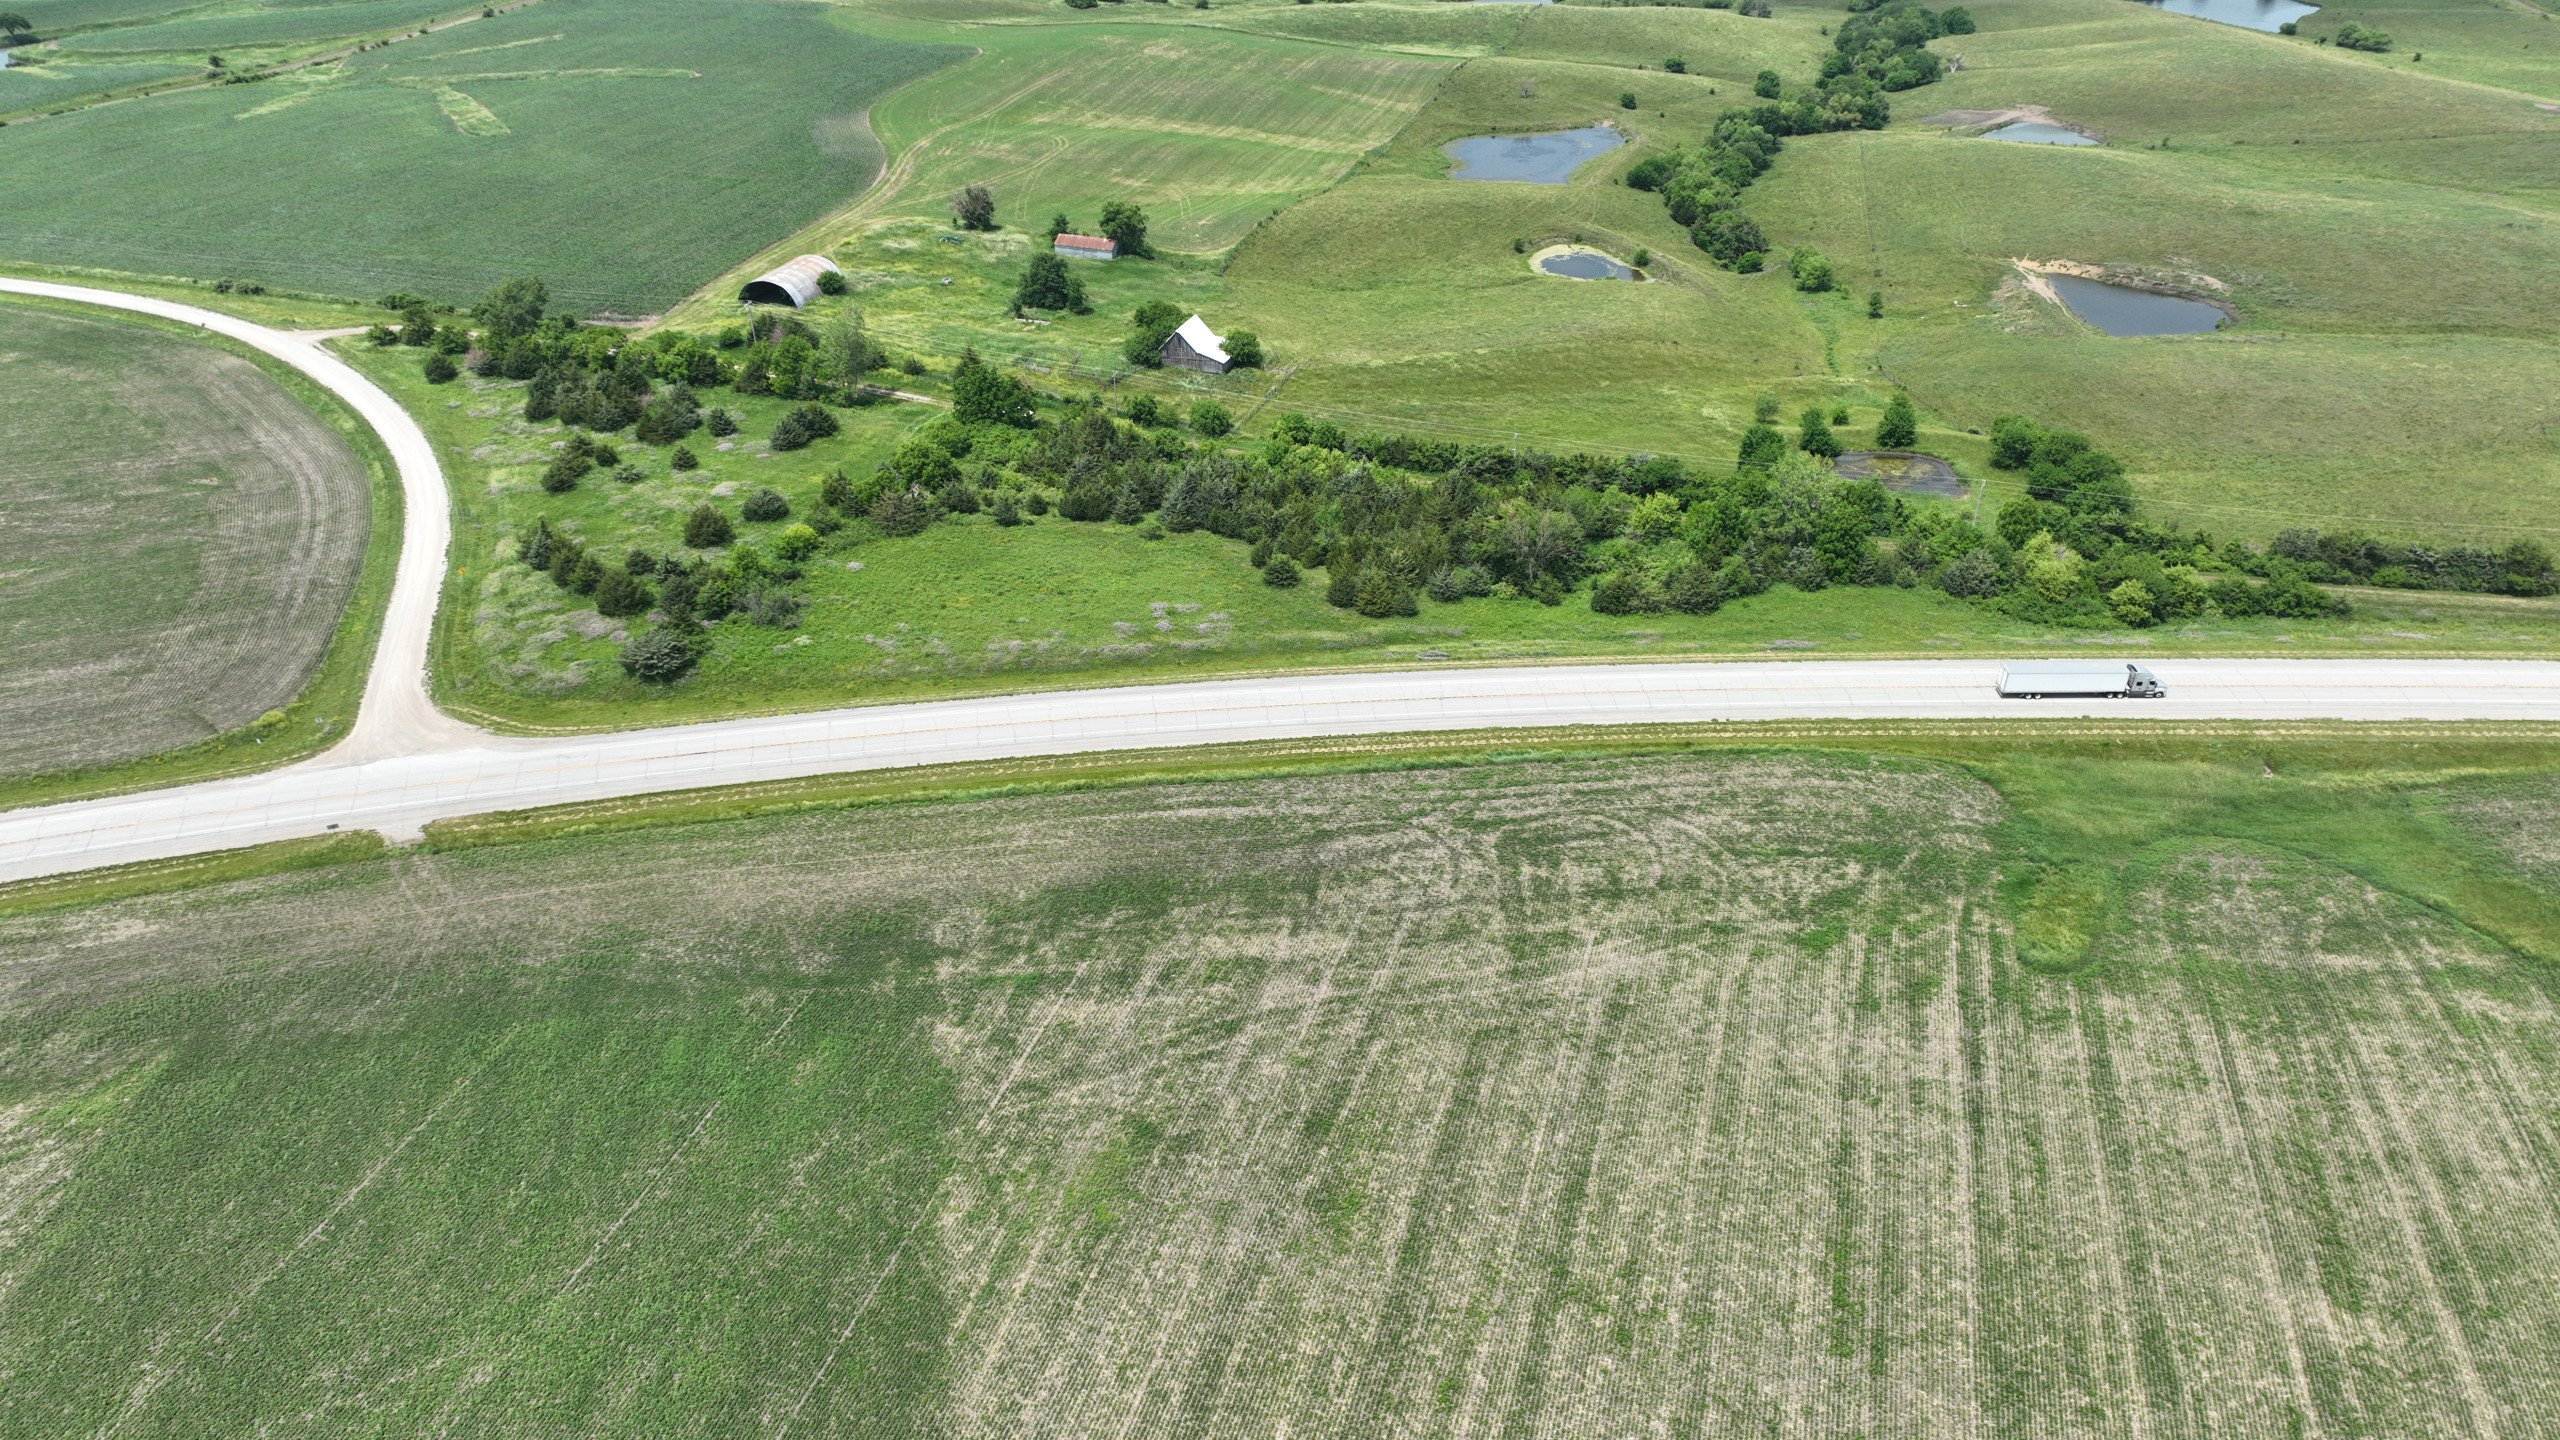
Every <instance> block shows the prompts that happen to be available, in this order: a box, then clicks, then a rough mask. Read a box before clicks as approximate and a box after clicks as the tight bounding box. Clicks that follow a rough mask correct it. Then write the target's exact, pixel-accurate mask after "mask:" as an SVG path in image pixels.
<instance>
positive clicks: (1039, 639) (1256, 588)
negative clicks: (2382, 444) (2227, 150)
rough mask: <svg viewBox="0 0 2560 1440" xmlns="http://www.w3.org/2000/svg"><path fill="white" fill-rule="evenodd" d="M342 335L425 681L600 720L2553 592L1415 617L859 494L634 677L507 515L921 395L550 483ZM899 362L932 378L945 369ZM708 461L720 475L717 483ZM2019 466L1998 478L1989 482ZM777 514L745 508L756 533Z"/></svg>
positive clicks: (1793, 593) (652, 493)
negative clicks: (837, 529)
mask: <svg viewBox="0 0 2560 1440" xmlns="http://www.w3.org/2000/svg"><path fill="white" fill-rule="evenodd" d="M927 253H928V254H932V253H934V252H927ZM1137 270H1138V267H1135V266H1131V267H1127V268H1126V269H1120V270H1115V275H1116V276H1121V277H1125V276H1129V275H1133V274H1135V273H1137ZM345 353H346V354H347V355H348V357H349V358H350V359H351V360H352V361H353V362H354V363H356V364H357V365H358V366H359V367H361V368H363V369H364V370H365V371H366V372H367V373H368V374H370V375H372V376H373V377H374V378H375V379H376V380H378V381H379V382H380V383H381V384H383V385H384V386H385V387H386V388H387V389H389V390H390V391H391V392H392V393H393V394H394V395H395V396H398V397H400V398H401V400H402V401H403V403H404V404H406V405H407V406H408V408H409V409H410V411H411V412H412V413H413V414H416V415H417V416H419V418H420V420H421V422H422V423H423V424H424V425H425V427H426V429H427V432H428V434H429V436H430V437H431V438H432V439H433V440H434V441H435V442H436V444H437V446H438V450H439V453H440V454H441V455H442V457H443V459H444V462H445V464H446V466H447V471H448V474H449V475H450V476H452V477H453V480H454V485H453V492H454V496H455V540H454V549H453V565H454V569H453V571H452V573H451V574H450V575H448V577H447V580H446V586H445V593H444V602H443V605H442V607H441V608H440V610H439V611H438V616H437V634H436V650H435V663H434V665H433V666H432V669H433V672H434V674H435V677H436V684H437V693H438V697H439V700H440V702H441V703H443V704H444V705H446V706H447V707H448V708H450V709H452V710H454V711H455V712H456V713H458V714H461V715H464V716H465V717H467V718H470V719H472V720H474V721H477V722H480V723H484V724H491V725H496V726H499V727H501V728H505V729H520V730H529V731H537V732H539V731H550V730H567V729H606V728H617V727H621V726H627V725H636V724H666V723H674V722H678V721H684V720H695V719H708V718H714V717H719V716H729V715H740V714H763V713H775V712H781V711H789V710H806V709H822V708H826V707H829V706H834V705H845V704H855V703H862V702H869V701H883V700H900V699H923V698H930V697H936V696H950V695H962V694H988V693H1000V692H1006V691H1018V690H1026V689H1046V688H1058V687H1067V686H1078V685H1096V684H1123V683H1139V682H1156V681H1173V680H1187V679H1201V678H1209V677H1215V676H1231V675H1242V674H1259V673H1269V672H1274V671H1287V670H1296V669H1307V668H1339V667H1360V666H1404V665H1411V664H1414V663H1416V662H1417V659H1418V657H1420V656H1422V655H1423V653H1424V652H1426V651H1429V652H1435V653H1436V654H1437V655H1439V656H1441V657H1444V658H1445V659H1446V660H1447V661H1449V662H1450V663H1460V664H1464V663H1491V662H1501V661H1526V660H1566V659H1641V658H1677V657H1714V656H1752V657H1767V656H1771V655H1793V654H1809V655H1812V656H1816V657H1822V656H1850V655H1863V656H1876V655H1903V656H1933V655H1961V654H2016V653H2020V652H2022V651H2025V652H2032V651H2052V650H2065V651H2070V650H2079V649H2085V648H2087V647H2089V646H2090V645H2093V644H2099V645H2104V646H2105V647H2107V648H2109V649H2112V650H2122V651H2131V652H2136V653H2142V654H2147V655H2152V656H2177V655H2231V654H2280V655H2306V654H2347V655H2375V654H2399V655H2537V654H2547V653H2549V652H2550V651H2551V650H2552V648H2553V647H2554V646H2555V644H2560V601H2547V600H2545V601H2519V600H2511V599H2505V598H2500V597H2487V596H2462V595H2442V594H2421V593H2412V592H2393V591H2380V590H2362V591H2358V592H2356V594H2355V604H2356V613H2355V614H2354V615H2352V616H2351V617H2349V618H2348V619H2346V620H2343V621H2276V620H2245V621H2231V620H2222V619H2212V620H2199V621H2194V622H2185V623H2179V624H2173V625H2167V626H2162V627H2159V628H2157V629H2153V630H2148V631H2144V632H2140V633H2139V634H2133V633H2125V632H2109V633H2105V634H2102V635H2092V634H2090V633H2088V632H2081V631H2071V630H2066V629H2058V628H2054V627H2049V626H2044V625H2038V624H2032V623H2028V622H2023V621H2018V620H2014V619H2011V618H2009V617H2007V616H2004V615H2000V614H1997V613H1994V612H1992V611H1989V610H1985V609H1982V608H1980V607H1976V606H1972V605H1968V604H1965V603H1962V602H1959V601H1955V600H1951V599H1949V598H1947V597H1946V596H1944V595H1942V594H1939V593H1938V592H1936V591H1934V590H1927V589H1916V590H1907V591H1906V590H1893V589H1861V588H1846V589H1832V590H1826V591H1822V592H1818V593H1811V594H1808V593H1804V592H1799V591H1797V590H1795V589H1793V588H1791V587H1786V586H1780V587H1778V588H1776V589H1773V590H1771V591H1769V592H1768V593H1766V594H1764V595H1760V596H1757V597H1753V598H1751V599H1748V600H1744V601H1740V602H1737V603H1734V604H1732V605H1728V606H1726V607H1725V608H1724V609H1722V610H1720V611H1718V612H1717V613H1716V614H1714V615H1712V616H1704V617H1700V616H1689V615H1681V614H1676V613H1666V614H1661V615H1650V616H1633V617H1612V616H1605V615H1598V614H1595V613H1593V612H1592V611H1591V610H1590V608H1589V606H1588V604H1587V599H1586V597H1585V596H1582V595H1579V594H1577V595H1575V596H1572V597H1570V598H1569V599H1568V600H1567V601H1566V603H1564V604H1562V605H1559V606H1554V607H1548V606H1543V605H1539V604H1537V603H1535V602H1533V601H1529V600H1525V599H1520V600H1502V599H1492V598H1487V599H1477V600H1467V601H1462V602H1458V603H1456V604H1448V605H1443V604H1439V603H1436V602H1434V601H1431V600H1428V599H1425V600H1422V601H1421V602H1420V605H1421V613H1420V614H1419V615H1418V616H1416V617H1414V618H1411V619H1395V620H1384V621H1372V620H1365V619H1362V618H1360V617H1358V616H1356V615H1353V614H1351V613H1350V612H1347V611H1342V610H1337V609H1334V608H1333V607H1332V606H1330V605H1328V604H1326V603H1325V601H1324V575H1323V572H1321V571H1314V572H1310V574H1309V577H1308V579H1307V582H1306V583H1305V584H1304V585H1302V586H1300V587H1298V588H1296V589H1292V590H1285V591H1283V590H1273V589H1271V588H1270V587H1268V586H1266V585H1264V584H1262V583H1261V576H1260V574H1259V572H1257V571H1256V570H1254V569H1253V568H1252V567H1251V566H1249V565H1248V564H1247V563H1246V557H1245V551H1246V546H1245V545H1244V544H1243V543H1242V542H1240V541H1233V540H1224V539H1220V538H1218V537H1216V536H1213V535H1209V534H1207V533H1205V532H1194V533H1190V534H1183V535H1165V536H1163V537H1162V538H1159V539H1152V540H1151V539H1148V538H1146V537H1145V535H1144V533H1143V532H1142V531H1141V530H1140V529H1139V528H1135V527H1129V526H1122V525H1113V524H1099V523H1076V522H1070V521H1067V520H1063V519H1061V518H1059V517H1058V516H1056V515H1054V514H1052V515H1049V516H1046V517H1042V518H1038V519H1035V520H1034V521H1033V522H1032V523H1030V524H1028V525H1025V526H1022V527H1019V528H1016V529H1010V530H1008V529H1002V528H999V527H997V526H996V525H994V524H993V523H992V521H990V520H989V519H987V518H986V517H984V516H972V517H960V518H948V519H945V520H944V521H942V522H941V523H939V524H936V525H935V526H934V527H933V528H931V529H930V530H928V531H926V532H925V533H924V534H923V535H921V536H919V537H916V538H913V539H889V538H885V537H882V536H880V535H878V534H877V532H876V531H875V530H874V529H873V528H872V527H871V526H870V525H869V524H868V522H857V523H856V524H854V525H852V526H850V527H848V528H847V529H846V530H845V531H843V532H841V533H840V534H839V535H838V536H836V537H834V538H833V539H832V540H831V541H830V543H829V544H828V546H827V548H825V549H823V550H821V551H820V552H819V553H818V554H817V555H816V556H814V557H812V558H811V560H810V561H809V562H808V563H807V565H806V566H805V567H804V568H805V572H806V574H805V578H804V580H803V581H802V582H801V583H800V584H799V585H798V586H797V587H795V588H797V589H798V590H799V591H800V592H801V593H802V594H803V595H804V596H805V597H806V600H807V602H808V603H807V609H806V611H805V613H804V614H803V615H802V617H801V619H800V622H799V624H798V625H797V626H796V627H795V628H793V629H789V630H776V629H769V628H764V627H758V626H751V625H747V624H745V623H743V622H729V623H724V624H721V625H719V626H717V627H715V628H714V629H713V630H712V631H711V632H710V636H711V642H712V643H711V649H710V651H709V653H708V654H707V655H706V656H705V658H704V659H703V661H702V663H701V665H700V666H699V667H698V668H697V670H696V671H695V672H694V673H693V674H692V675H691V676H690V677H688V678H687V679H685V680H684V681H683V682H681V683H679V684H677V685H674V686H671V687H660V686H649V685H643V684H641V683H639V682H637V681H634V680H632V679H630V678H629V677H628V676H626V675H624V674H623V672H622V671H621V669H620V667H619V666H618V665H617V664H616V663H615V657H616V656H617V654H618V653H619V651H620V648H621V644H622V643H623V640H624V639H626V638H627V637H628V635H629V634H630V633H631V629H630V626H629V625H628V623H627V622H617V621H608V620H606V619H604V618H603V617H601V616H599V615H598V614H597V613H596V612H595V610H594V609H593V608H592V607H591V606H590V605H589V604H587V603H586V602H584V601H582V600H580V599H578V598H577V597H576V596H574V595H571V594H569V593H567V592H565V591H562V590H561V589H559V588H558V587H557V586H555V585H553V584H552V583H551V582H550V581H549V580H548V579H547V578H545V577H543V576H540V575H537V574H535V573H533V572H532V571H531V570H529V569H528V568H526V567H525V566H524V565H523V564H522V563H521V562H520V561H518V560H517V559H516V558H515V544H516V537H517V536H518V535H520V534H521V533H522V532H523V531H524V530H525V529H526V528H527V527H529V526H531V525H532V524H533V522H534V521H535V520H536V519H537V518H548V519H549V520H550V521H551V522H552V523H553V524H554V525H555V526H557V527H559V528H561V529H562V530H564V531H566V532H567V533H569V534H572V535H574V536H576V537H578V538H579V539H580V540H582V541H584V542H585V543H587V544H588V545H589V546H591V547H594V548H595V549H597V550H598V552H599V553H600V554H603V555H606V556H609V557H617V558H618V557H620V556H622V555H623V554H625V553H627V552H628V551H629V550H631V549H632V548H634V547H638V548H643V549H647V550H649V551H651V552H652V553H653V554H659V555H664V554H667V553H670V552H673V551H677V550H679V549H680V545H679V541H680V539H681V535H682V528H683V517H684V514H685V512H686V511H688V510H689V509H691V508H692V506H694V505H695V504H697V503H701V502H703V501H706V500H708V501H710V502H712V503H714V504H717V505H719V506H720V507H721V508H723V509H725V510H726V511H727V512H728V513H730V514H731V515H732V516H733V517H734V516H735V515H736V514H737V511H738V507H739V505H740V503H741V502H742V501H743V500H744V498H745V496H746V494H747V493H748V492H750V491H752V490H754V489H756V488H759V487H766V486H769V487H771V488H773V489H775V490H777V491H779V492H780V493H781V494H782V495H783V496H784V497H785V499H787V500H788V501H789V502H790V503H791V504H792V506H793V507H794V513H795V514H801V513H805V512H806V511H807V510H808V509H809V507H810V506H811V505H812V504H814V503H815V501H816V499H817V497H818V493H819V487H820V484H821V481H822V479H823V477H824V475H825V474H826V473H827V472H828V471H829V470H830V469H833V468H836V467H839V466H841V467H843V468H844V469H845V471H846V473H848V474H850V475H856V476H859V475H865V474H868V473H869V472H870V471H871V469H872V468H873V467H875V466H876V465H878V464H879V463H880V461H881V460H883V459H885V458H886V457H887V456H888V455H889V454H890V453H891V452H893V451H894V450H895V449H896V448H897V446H898V445H899V444H900V443H902V442H903V441H904V439H905V438H906V436H907V435H908V434H909V432H910V431H912V430H913V429H914V428H915V427H917V426H919V425H921V424H924V423H926V422H928V421H929V420H931V419H932V418H933V415H934V413H935V412H934V411H933V410H932V409H930V408H928V407H924V406H915V405H894V404H884V405H878V406H873V407H870V408H867V409H857V410H848V411H844V412H841V414H842V418H843V422H844V433H843V434H842V435H840V436H838V437H837V438H835V439H833V440H829V441H825V442H821V443H820V444H818V445H815V446H812V447H810V448H809V449H807V450H805V451H798V452H792V453H790V454H785V455H779V456H776V455H770V454H769V453H768V451H767V447H766V445H765V444H764V440H765V437H767V436H769V435H770V433H771V431H772V428H773V425H774V422H775V421H776V420H778V419H779V418H780V416H781V414H782V412H783V410H784V409H785V408H787V407H786V406H785V405H784V404H783V403H781V402H777V401H772V400H755V399H748V400H740V399H739V398H738V397H736V396H734V395H731V394H729V393H728V392H725V391H724V392H714V393H713V394H711V395H710V396H709V397H707V398H708V400H709V401H710V402H711V403H717V404H721V405H724V406H727V407H729V408H731V409H732V410H733V411H734V412H735V413H737V414H738V415H739V417H740V419H741V422H742V425H743V431H742V433H741V435H740V436H739V437H738V438H737V440H736V441H735V442H733V444H734V446H735V448H733V449H732V450H730V451H728V452H725V453H724V452H720V451H718V450H716V449H714V448H712V447H713V445H714V443H715V442H713V441H711V440H710V439H709V437H708V436H707V435H706V434H703V433H699V432H697V433H696V434H695V435H694V436H692V437H691V438H690V440H689V441H688V442H687V443H688V444H689V445H690V446H691V447H692V448H693V449H695V450H696V451H697V453H699V454H700V455H701V456H702V457H703V461H704V463H703V468H702V469H700V470H696V471H692V472H689V473H682V474H680V473H678V472H676V471H674V470H673V469H672V468H671V467H670V465H669V463H668V456H669V453H670V451H669V448H668V447H659V446H646V445H640V444H637V443H636V442H630V441H627V440H624V441H617V448H618V449H619V450H620V451H621V452H622V456H623V458H624V459H625V460H626V461H628V462H630V463H632V464H635V465H637V466H638V467H639V468H640V469H641V470H642V472H643V473H644V476H645V478H643V479H642V480H641V481H639V482H638V483H636V484H629V485H626V484H622V483H618V482H616V481H614V480H612V479H611V478H609V477H608V476H606V475H604V474H603V473H601V472H597V473H592V474H590V475H589V476H588V477H587V478H586V479H585V480H584V481H582V482H581V483H580V485H579V487H578V488H577V489H576V490H574V491H572V492H570V493H569V494H567V495H565V496H554V495H547V494H545V493H543V492H542V490H541V488H540V485H539V475H540V470H541V467H542V465H543V464H545V463H547V461H548V459H549V457H550V455H551V453H552V450H551V447H552V446H553V445H554V444H556V443H559V442H560V441H561V440H562V439H563V437H564V436H565V434H566V432H565V431H564V430H563V429H562V428H561V427H559V426H558V425H557V424H552V423H545V424H539V425H533V424H528V423H526V422H525V421H524V420H523V419H522V415H521V408H522V394H523V388H524V387H523V386H521V385H519V384H508V383H505V382H481V381H474V380H468V379H466V380H463V381H457V382H455V383H454V384H452V385H449V386H446V387H432V386H428V385H427V384H425V383H424V381H423V380H422V379H420V378H419V376H418V373H417V367H416V359H415V355H414V352H410V351H405V350H396V349H395V350H387V351H386V350H375V349H372V348H370V347H366V346H361V345H350V346H348V347H347V348H346V349H345ZM902 383H906V384H909V385H920V386H923V387H925V388H926V389H928V390H930V389H935V388H938V387H939V384H940V379H939V377H938V376H937V377H930V378H926V379H922V380H915V379H909V380H905V381H903V382H902ZM1874 423H1875V414H1874V412H1872V411H1863V410H1862V411H1861V412H1860V414H1859V418H1858V422H1857V424H1855V425H1852V426H1850V427H1846V431H1845V433H1847V434H1848V435H1849V436H1851V437H1853V438H1854V437H1855V436H1857V435H1858V433H1859V430H1860V428H1861V427H1872V425H1873V424H1874ZM1951 438H1955V437H1951ZM1977 443H1978V442H1977ZM1948 448H1950V449H1954V448H1956V447H1954V446H1950V447H1948ZM983 458H985V457H973V458H972V459H971V460H969V461H966V462H964V463H966V464H976V463H979V460H980V459H983ZM723 488H726V489H727V490H728V492H729V493H728V494H727V495H725V496H723V495H720V494H718V493H717V492H718V491H720V490H722V489H723ZM2011 489H2012V486H2011V482H2008V481H2007V480H2005V479H2004V480H2003V481H2002V482H2001V484H2000V485H1999V486H1997V487H1995V488H1994V489H1993V490H1992V492H1991V495H1992V497H1993V498H1991V499H1987V500H1986V501H1985V508H1986V510H1987V509H1988V508H1990V507H1991V506H1992V505H1993V504H1996V500H1997V497H2000V496H2004V495H2006V494H2008V493H2011ZM787 523H789V522H788V521H777V522H771V523H769V524H764V525H753V524H741V525H740V527H739V529H740V533H741V535H742V536H743V537H744V538H745V539H747V540H748V541H750V542H754V541H757V540H759V539H761V538H765V537H767V536H769V534H770V533H771V532H773V531H778V530H779V529H780V528H782V526H783V525H784V524H787ZM857 567H858V568H857ZM1433 663H1437V662H1433Z"/></svg>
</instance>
